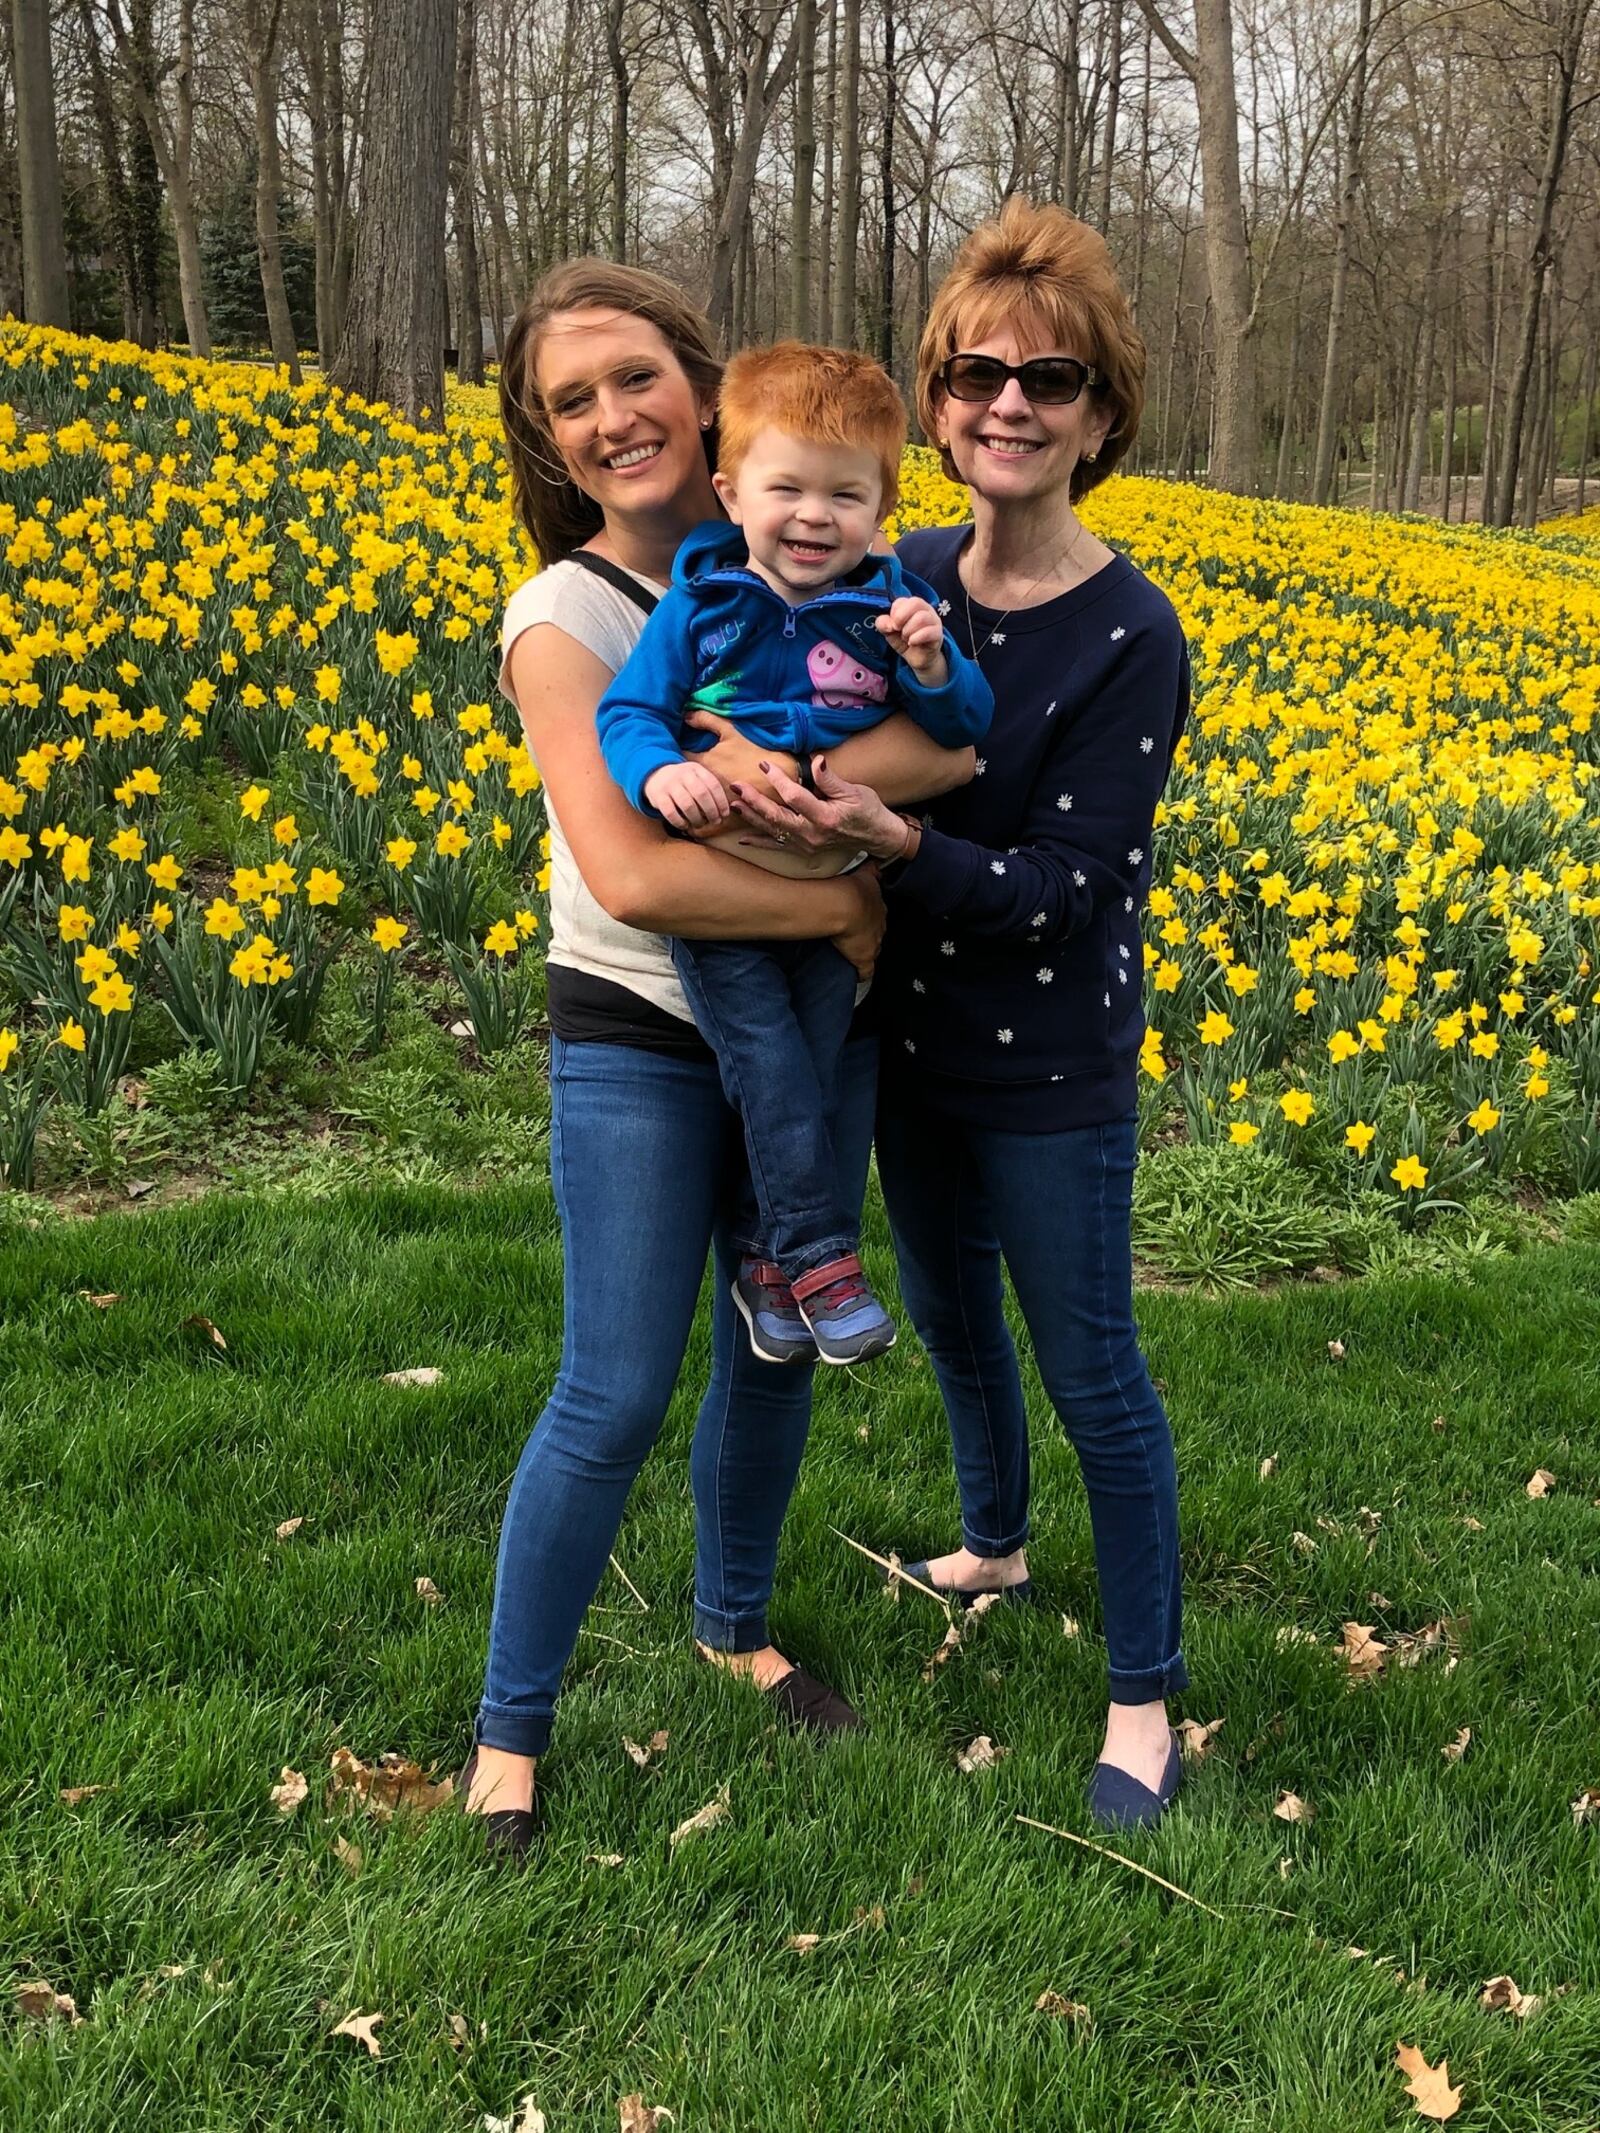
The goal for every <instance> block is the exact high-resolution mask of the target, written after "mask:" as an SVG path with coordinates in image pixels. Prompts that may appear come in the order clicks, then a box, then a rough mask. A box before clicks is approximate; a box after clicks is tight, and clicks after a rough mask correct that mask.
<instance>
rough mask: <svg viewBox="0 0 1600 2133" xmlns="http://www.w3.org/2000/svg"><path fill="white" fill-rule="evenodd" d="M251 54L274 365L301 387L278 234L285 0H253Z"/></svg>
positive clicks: (264, 286) (259, 228)
mask: <svg viewBox="0 0 1600 2133" xmlns="http://www.w3.org/2000/svg"><path fill="white" fill-rule="evenodd" d="M245 20H246V35H247V39H248V45H249V53H250V95H251V100H252V102H253V103H254V105H255V126H256V252H257V256H258V257H259V259H260V262H261V294H262V298H263V301H264V302H265V305H266V311H267V337H268V339H269V340H270V342H271V344H272V360H273V362H274V363H280V364H287V365H288V370H289V382H290V384H292V385H298V384H299V383H300V357H299V354H298V352H297V351H296V348H295V341H294V321H293V320H292V319H291V318H290V316H289V294H288V291H287V290H286V289H285V287H284V284H283V245H282V242H281V240H280V238H279V235H278V204H279V202H280V200H281V199H282V196H283V167H282V162H281V159H280V156H279V152H278V35H279V31H280V30H281V29H282V26H283V0H251V5H250V7H249V9H248V11H247V14H246V18H245Z"/></svg>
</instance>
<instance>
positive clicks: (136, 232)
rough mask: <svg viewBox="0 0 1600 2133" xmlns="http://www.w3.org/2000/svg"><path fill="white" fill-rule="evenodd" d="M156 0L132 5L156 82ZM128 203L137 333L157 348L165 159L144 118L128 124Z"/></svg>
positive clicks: (145, 69) (138, 41) (144, 344)
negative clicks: (160, 156) (153, 142)
mask: <svg viewBox="0 0 1600 2133" xmlns="http://www.w3.org/2000/svg"><path fill="white" fill-rule="evenodd" d="M154 11H155V0H133V5H132V7H131V9H130V11H129V31H130V44H131V47H132V61H133V64H134V66H136V67H137V68H138V69H139V72H140V75H141V78H142V79H143V80H144V81H145V82H147V83H151V84H153V83H154V81H155V58H154V54H153V51H152V42H153V39H154V35H155V26H154ZM128 133H129V139H128V207H129V212H130V214H131V215H132V218H133V256H134V280H135V287H136V290H137V299H138V302H137V323H136V325H135V329H134V339H135V340H136V341H137V342H138V343H139V346H140V347H141V348H154V346H155V345H156V342H157V340H158V339H159V338H160V337H161V333H162V317H161V165H160V164H159V163H158V162H157V160H156V152H155V149H154V148H153V147H152V145H151V142H150V134H149V131H148V129H147V128H146V127H145V126H144V124H143V123H142V122H140V123H139V124H136V125H133V126H130V127H129V129H128Z"/></svg>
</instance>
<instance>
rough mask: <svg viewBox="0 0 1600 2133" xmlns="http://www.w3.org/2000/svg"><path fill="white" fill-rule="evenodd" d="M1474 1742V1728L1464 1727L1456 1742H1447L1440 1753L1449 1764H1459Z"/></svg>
mask: <svg viewBox="0 0 1600 2133" xmlns="http://www.w3.org/2000/svg"><path fill="white" fill-rule="evenodd" d="M1471 1742H1472V1728H1471V1727H1470V1726H1463V1727H1462V1728H1461V1731H1460V1732H1459V1733H1458V1734H1457V1735H1456V1737H1455V1739H1454V1740H1447V1741H1446V1742H1445V1744H1444V1746H1443V1747H1442V1748H1441V1749H1440V1751H1439V1753H1440V1754H1441V1755H1442V1756H1443V1757H1444V1759H1445V1761H1446V1762H1447V1763H1459V1762H1460V1760H1461V1758H1462V1757H1463V1756H1464V1755H1465V1754H1466V1752H1467V1749H1468V1747H1469V1746H1470V1745H1471Z"/></svg>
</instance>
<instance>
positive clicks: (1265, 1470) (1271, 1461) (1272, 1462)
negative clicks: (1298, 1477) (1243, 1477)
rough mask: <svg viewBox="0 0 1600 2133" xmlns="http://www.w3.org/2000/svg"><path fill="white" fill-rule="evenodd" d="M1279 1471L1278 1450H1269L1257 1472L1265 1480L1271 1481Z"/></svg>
mask: <svg viewBox="0 0 1600 2133" xmlns="http://www.w3.org/2000/svg"><path fill="white" fill-rule="evenodd" d="M1277 1471H1278V1455H1277V1453H1276V1452H1269V1453H1268V1454H1267V1456H1266V1458H1265V1459H1263V1460H1262V1462H1261V1464H1260V1466H1259V1467H1258V1468H1257V1469H1256V1472H1257V1473H1258V1474H1259V1476H1260V1477H1261V1479H1262V1480H1263V1481H1270V1480H1271V1479H1272V1477H1273V1475H1274V1474H1275V1473H1276V1472H1277Z"/></svg>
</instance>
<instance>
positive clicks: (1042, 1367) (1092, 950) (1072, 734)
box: [746, 200, 1189, 1825]
mask: <svg viewBox="0 0 1600 2133" xmlns="http://www.w3.org/2000/svg"><path fill="white" fill-rule="evenodd" d="M1144 366H1145V351H1144V344H1143V342H1142V341H1141V340H1140V338H1139V335H1138V332H1137V331H1136V329H1135V327H1134V325H1133V322H1132V318H1131V316H1130V313H1129V309H1128V304H1127V300H1126V298H1125V296H1124V295H1123V292H1122V290H1121V287H1120V286H1119V284H1118V281H1117V277H1116V272H1115V269H1114V268H1113V266H1112V264H1111V259H1110V256H1109V254H1108V252H1107V250H1106V247H1105V244H1104V242H1103V241H1102V239H1101V238H1100V237H1099V236H1098V235H1097V234H1096V233H1095V232H1094V231H1093V230H1091V229H1089V228H1088V227H1087V226H1086V225H1085V224H1083V223H1081V222H1078V221H1076V220H1075V219H1074V218H1073V217H1072V216H1070V215H1068V214H1066V213H1065V212H1064V211H1063V210H1062V209H1060V208H1057V207H1030V206H1028V205H1027V204H1026V203H1025V202H1023V201H1021V200H1011V201H1008V202H1007V203H1006V205H1005V207H1004V208H1003V210H1002V211H1001V213H1000V215H999V217H998V218H997V219H996V220H995V221H993V222H990V223H986V224H984V225H983V226H982V227H980V228H979V229H977V230H976V231H974V233H973V234H972V236H971V237H970V238H969V239H968V240H967V242H966V244H965V245H964V246H963V247H962V250H961V253H960V255H959V256H958V258H957V260H956V262H955V265H954V267H953V268H952V270H951V272H950V274H949V275H948V276H947V278H946V280H945V282H944V283H943V285H942V287H941V288H940V290H939V291H938V294H937V295H936V297H935V299H934V303H933V307H932V311H931V313H930V316H929V318H928V322H927V326H926V328H925V330H924V332H923V335H922V342H921V347H920V351H919V355H918V362H917V387H918V412H919V414H920V415H921V418H922V421H923V424H924V427H925V429H926V430H927V432H928V434H929V435H930V436H931V437H933V438H934V439H935V440H936V442H937V444H938V447H939V450H940V452H941V454H942V456H943V459H944V464H945V469H946V471H947V472H948V473H949V474H950V475H951V476H952V477H953V478H954V479H956V480H959V481H961V482H964V483H965V484H966V485H967V487H968V489H969V490H970V491H971V496H972V520H971V523H970V524H967V525H962V526H950V527H936V528H928V529H924V530H921V531H918V532H915V533H911V534H908V535H907V536H906V537H905V539H904V540H902V541H901V543H900V545H899V553H900V556H901V558H902V560H903V561H904V562H905V563H906V565H907V567H908V568H910V569H912V570H914V571H915V572H916V573H917V575H918V576H919V577H922V578H925V579H926V580H928V581H929V583H931V584H932V586H933V587H934V588H935V590H936V591H937V592H938V594H939V595H940V596H941V601H942V612H943V614H944V620H945V627H946V629H947V630H948V631H949V632H950V634H951V636H952V638H953V639H954V641H955V642H956V644H958V645H959V646H960V648H961V650H962V651H964V652H966V653H968V654H969V655H970V656H971V657H972V658H974V659H976V660H977V661H978V662H979V664H980V665H981V666H982V669H983V671H984V674H985V676H986V677H987V679H988V681H989V682H990V685H991V686H992V688H993V690H994V697H995V716H994V723H993V725H992V727H991V728H990V732H989V736H988V738H987V740H986V741H985V743H984V745H983V749H982V753H981V755H980V757H979V760H978V766H977V769H978V775H977V776H976V778H975V779H974V780H973V782H972V783H971V784H970V785H967V786H965V787H963V788H962V789H961V790H960V791H958V792H954V793H951V794H949V795H948V796H947V797H946V798H944V799H942V800H939V801H938V802H936V803H935V804H934V805H933V806H932V807H931V808H930V809H929V810H928V812H927V813H926V814H924V815H923V816H922V817H921V818H920V819H917V820H912V819H909V818H907V817H905V816H900V815H896V814H894V813H892V812H891V811H890V810H889V809H888V808H886V807H884V806H883V805H882V803H881V802H880V801H878V800H877V798H876V797H875V796H874V795H873V794H872V793H870V792H868V791H866V790H865V789H864V788H862V787H860V786H852V785H848V784H846V783H845V782H844V781H842V780H839V779H834V778H832V777H831V776H829V775H828V773H827V772H826V771H825V770H824V771H823V772H821V773H820V774H819V775H818V778H817V784H818V787H819V793H820V797H819V798H812V797H811V796H810V795H808V794H805V793H803V792H801V791H799V789H798V788H797V787H792V786H787V785H785V784H784V781H782V780H778V781H775V782H777V783H778V784H779V785H780V787H781V788H782V798H783V800H784V802H785V803H786V805H785V806H784V808H783V809H781V810H779V809H775V808H774V807H772V805H771V804H770V803H764V802H762V801H761V800H760V799H759V798H755V797H752V798H751V799H750V800H749V801H748V802H747V803H746V804H747V811H748V812H749V813H750V814H751V815H752V816H753V817H755V818H756V819H759V820H761V821H762V822H764V824H765V825H766V827H768V828H769V829H779V830H782V831H784V833H785V834H786V835H789V836H790V837H801V838H821V837H839V836H842V837H845V838H848V839H851V840H854V841H857V842H859V843H860V844H861V845H864V846H865V847H866V849H867V850H869V851H870V852H872V853H873V854H874V856H875V857H876V858H877V859H878V860H879V861H880V863H881V864H882V869H883V872H882V880H883V886H884V892H885V896H886V898H887V900H888V905H889V913H890V920H889V932H888V942H887V946H886V949H885V954H884V959H883V962H882V965H881V966H880V980H879V994H880V1000H879V1005H880V1012H881V1015H882V1032H883V1052H882V1070H881V1076H882V1078H881V1087H880V1097H879V1107H878V1128H877V1148H878V1165H879V1171H880V1175H881V1177H882V1181H883V1191H884V1198H885V1201H886V1203H887V1205H888V1210H889V1218H890V1222H891V1224H892V1226H893V1230H894V1240H895V1248H896V1252H897V1254H898V1257H899V1262H900V1277H901V1286H902V1289H903V1291H904V1295H905V1300H906V1306H907V1309H908V1310H909V1312H910V1315H911V1317H912V1320H913V1322H914V1323H915V1325H916V1328H917V1331H918V1333H919V1334H920V1335H921V1337H922V1341H923V1343H924V1345H925V1347H926V1348H927V1350H928V1353H929V1355H930V1357H931V1358H932V1361H933V1365H934V1369H935V1371H936V1373H937V1376H938V1379H939V1385H940V1389H941V1391H942V1393H943V1395H944V1403H945V1408H946V1411H947V1414H948V1417H949V1422H950V1431H951V1439H952V1444H953V1447H954V1453H955V1465H956V1475H957V1480H958V1483H959V1487H960V1495H961V1511H962V1542H961V1546H960V1547H958V1548H956V1549H954V1550H952V1551H950V1552H948V1553H946V1554H943V1555H939V1556H936V1557H934V1558H933V1559H932V1560H931V1561H929V1562H925V1563H919V1564H913V1565H908V1566H907V1567H908V1569H909V1570H910V1571H912V1572H913V1573H914V1574H915V1575H917V1576H918V1577H920V1578H922V1579H924V1580H926V1581H927V1582H928V1583H930V1584H932V1585H934V1586H936V1587H937V1588H938V1589H939V1590H941V1591H943V1592H947V1593H949V1594H951V1595H952V1596H953V1597H955V1598H957V1599H959V1600H960V1601H962V1602H963V1603H967V1604H970V1602H971V1601H972V1600H973V1599H974V1598H975V1597H976V1596H977V1595H978V1594H979V1593H983V1592H1002V1593H1005V1594H1008V1595H1012V1596H1018V1595H1022V1596H1025V1595H1026V1593H1027V1591H1028V1589H1029V1585H1028V1570H1027V1561H1026V1556H1025V1554H1024V1543H1025V1541H1026V1539H1027V1536H1028V1427H1027V1418H1026V1415H1025V1413H1024V1410H1023V1399H1022V1383H1021V1379H1020V1377H1019V1374H1018V1369H1017V1359H1016V1354H1015V1351H1014V1349H1013V1346H1012V1342H1011V1337H1010V1334H1009V1333H1008V1331H1007V1329H1006V1322H1005V1317H1004V1314H1003V1310H1002V1281H1001V1266H1002V1261H1003V1262H1004V1265H1005V1266H1006V1268H1008V1269H1009V1271H1010V1274H1011V1279H1012V1283H1013V1285H1014V1288H1015V1290H1016V1295H1017V1300H1018V1302H1019V1304H1020V1305H1021V1308H1022V1315H1023V1317H1024V1319H1025V1320H1026V1323H1027V1326H1028V1331H1029V1333H1030V1335H1031V1336H1032V1341H1033V1348H1034V1353H1035V1355H1036V1357H1037V1359H1038V1364H1039V1371H1040V1375H1041V1377H1042V1378H1043V1381H1044V1386H1045V1390H1046V1392H1047V1393H1048V1394H1049V1396H1050V1399H1051V1401H1052V1403H1053V1405H1054V1407H1055V1409H1056V1412H1057V1414H1058V1415H1059V1416H1060V1418H1061V1421H1062V1423H1063V1425H1064V1427H1065V1428H1066V1431H1067V1434H1068V1435H1069V1436H1070V1438H1071V1439H1072V1442H1073V1445H1074V1446H1075V1448H1076V1450H1077V1453H1078V1457H1079V1463H1080V1466H1081V1468H1082V1472H1083V1477H1084V1482H1085V1486H1086V1488H1087V1491H1088V1496H1089V1511H1090V1519H1091V1523H1092V1526H1093V1530H1094V1543H1095V1557H1096V1563H1097V1567H1098V1570H1099V1578H1100V1593H1101V1602H1102V1612H1103V1619H1104V1628H1105V1638H1106V1647H1107V1656H1108V1659H1109V1673H1110V1691H1111V1701H1110V1711H1109V1715H1108V1719H1107V1724H1106V1733H1105V1742H1104V1746H1103V1748H1102V1750H1101V1756H1100V1760H1099V1761H1098V1762H1097V1764H1096V1765H1095V1769H1094V1773H1093V1776H1092V1779H1091V1782H1090V1797H1091V1804H1092V1807H1093V1809H1094V1811H1095V1813H1096V1815H1097V1817H1098V1818H1099V1819H1100V1820H1101V1821H1102V1822H1103V1823H1106V1824H1111V1825H1128V1824H1134V1823H1148V1822H1153V1821H1155V1820H1156V1819H1158V1817H1159V1816H1160V1815H1161V1813H1162V1812H1163V1811H1164V1809H1165V1808H1166V1806H1167V1804H1168V1802H1169V1801H1170V1800H1171V1798H1172V1795H1173V1793H1174V1792H1175V1791H1176V1789H1177V1785H1178V1770H1179V1764H1178V1755H1177V1749H1176V1743H1175V1741H1174V1738H1173V1735H1172V1731H1171V1728H1170V1726H1169V1723H1168V1718H1167V1708H1166V1699H1167V1697H1168V1696H1170V1695H1172V1694H1174V1693H1175V1692H1177V1691H1179V1690H1181V1689H1183V1688H1184V1687H1186V1686H1187V1676H1186V1673H1185V1669H1184V1661H1183V1654H1182V1650H1181V1647H1180V1580H1179V1567H1178V1502H1177V1479H1176V1470H1175V1462H1174V1457H1173V1448H1172V1436H1171V1432H1170V1430H1169V1428H1168V1424H1167V1417H1166V1414H1165V1412H1164V1411H1163V1409H1162V1405H1161V1401H1160V1399H1159V1397H1158V1396H1157V1394H1156V1391H1155V1388H1154V1386H1153V1385H1152V1383H1151V1380H1150V1375H1149V1372H1148V1370H1147V1369H1146V1367H1145V1362H1144V1358H1143V1356H1142V1354H1141V1352H1140V1348H1139V1341H1138V1335H1137V1332H1136V1330H1135V1327H1134V1319H1133V1261H1132V1244H1131V1221H1132V1206H1133V1174H1134V1164H1135V1161H1136V1155H1137V1141H1136V1131H1135V1125H1136V1119H1135V1108H1136V1107H1135V1076H1136V1072H1137V1065H1138V1057H1139V1049H1140V1041H1141V1038H1142V1035H1143V1027H1144V1025H1143V1020H1142V1017H1141V1014H1140V1004H1139V989H1140V975H1141V971H1142V967H1143V966H1142V953H1141V941H1140V932H1139V911H1140V907H1141V905H1142V904H1143V902H1144V899H1145V895H1146V893H1147V891H1148V888H1149V883H1150V844H1151V830H1152V825H1153V821H1154V816H1155V810H1156V804H1157V801H1158V800H1159V798H1160V796H1161V790H1162V787H1163V785H1164V784H1165V782H1166V777H1167V772H1168V769H1169V767H1170V765H1171V762H1172V758H1173V753H1174V751H1175V749H1176V747H1177V743H1178V737H1179V734H1180V732H1181V731H1182V727H1183V722H1184V717H1185V714H1186V711H1187V707H1188V701H1189V661H1188V654H1187V650H1186V647H1185V644H1184V638H1183V631H1182V629H1181V627H1180V626H1179V623H1178V618H1177V616H1176V614H1175V613H1174V611H1173V609H1172V606H1171V604H1170V602H1169V601H1168V600H1167V599H1166V597H1165V596H1164V595H1163V594H1162V593H1161V592H1160V591H1158V590H1157V588H1156V587H1155V586H1154V585H1153V584H1151V582H1150V581H1149V579H1147V578H1146V577H1144V576H1143V575H1142V574H1141V573H1140V572H1139V571H1138V570H1137V569H1135V567H1134V566H1133V564H1132V563H1130V562H1129V561H1128V560H1127V558H1126V557H1124V556H1121V555H1118V554H1117V553H1116V552H1115V551H1114V550H1113V549H1111V548H1109V547H1107V546H1106V544H1105V543H1104V542H1103V541H1101V540H1098V539H1097V538H1096V537H1095V535H1094V534H1092V533H1091V532H1090V531H1089V530H1088V528H1087V527H1086V526H1085V525H1084V524H1083V523H1082V521H1081V520H1080V519H1079V517H1078V513H1077V505H1078V503H1079V501H1080V500H1081V499H1082V498H1083V497H1084V496H1085V495H1086V494H1087V493H1088V491H1089V490H1090V489H1092V488H1093V487H1094V486H1095V484H1096V483H1098V482H1100V481H1103V480H1104V479H1105V477H1106V475H1107V474H1108V473H1110V472H1111V470H1112V468H1113V467H1114V466H1115V465H1116V464H1117V462H1118V460H1119V459H1121V458H1122V456H1123V455H1124V453H1125V452H1126V451H1127V450H1128V448H1129V446H1130V445H1131V444H1132V442H1133V439H1134V436H1135V433H1136V432H1137V429H1138V425H1139V417H1140V413H1141V411H1142V408H1143V403H1144Z"/></svg>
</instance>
